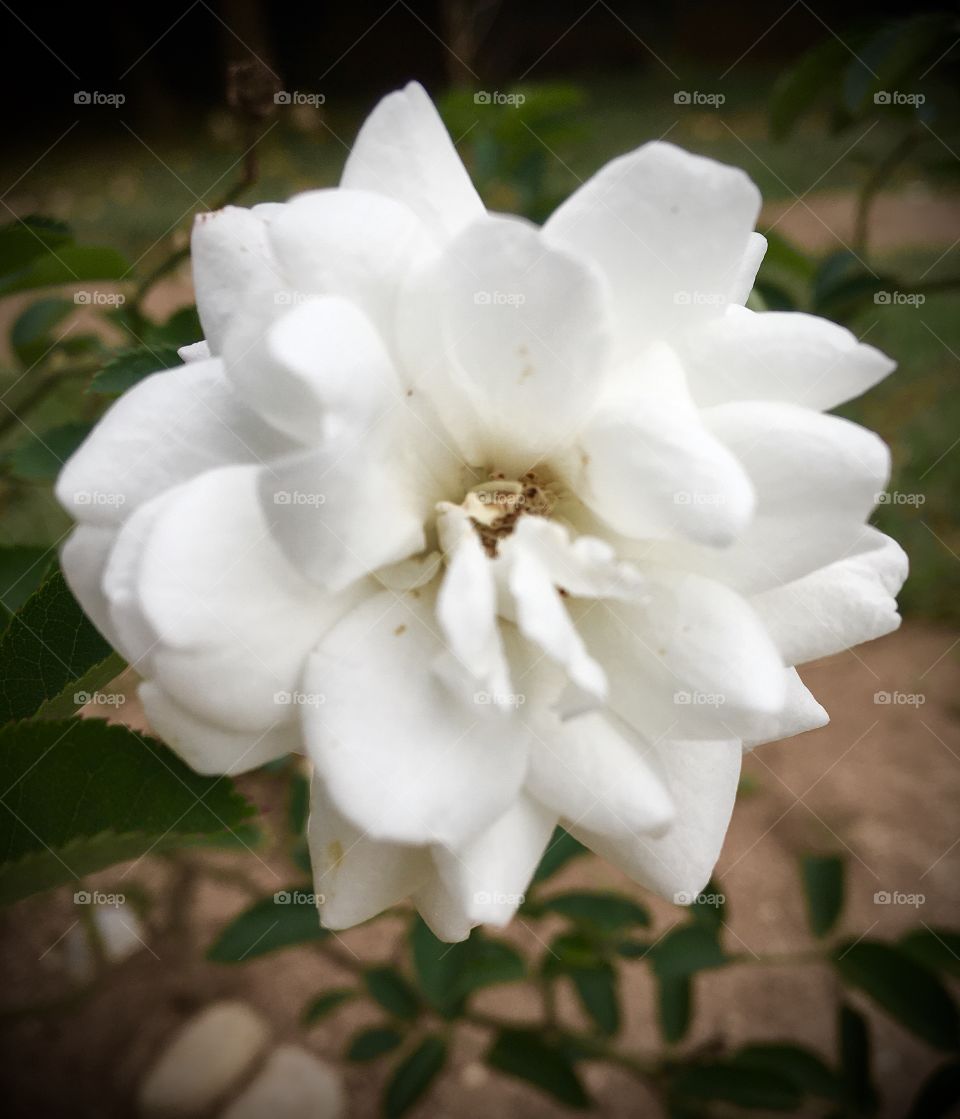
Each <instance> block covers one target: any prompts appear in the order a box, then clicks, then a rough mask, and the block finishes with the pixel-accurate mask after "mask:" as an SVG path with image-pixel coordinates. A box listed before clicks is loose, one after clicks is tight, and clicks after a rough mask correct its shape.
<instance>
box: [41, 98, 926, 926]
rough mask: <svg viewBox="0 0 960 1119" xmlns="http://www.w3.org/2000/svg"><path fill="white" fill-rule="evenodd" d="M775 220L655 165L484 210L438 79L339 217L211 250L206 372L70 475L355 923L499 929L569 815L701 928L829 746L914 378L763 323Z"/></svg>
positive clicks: (199, 231) (158, 676)
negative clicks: (748, 821)
mask: <svg viewBox="0 0 960 1119" xmlns="http://www.w3.org/2000/svg"><path fill="white" fill-rule="evenodd" d="M759 205H760V199H759V195H758V192H757V190H756V187H755V186H754V185H753V184H752V183H751V182H750V180H749V179H748V178H747V177H746V175H744V174H743V173H742V172H741V171H739V170H735V169H732V168H729V167H726V166H723V165H721V164H719V163H715V162H713V161H712V160H709V159H704V158H701V157H699V156H694V155H689V154H687V153H686V152H683V151H681V150H679V149H678V148H675V147H673V146H671V145H669V144H665V143H651V144H647V145H645V146H643V147H642V148H640V149H638V150H637V151H635V152H633V153H632V154H630V155H626V156H623V157H621V158H619V159H616V160H614V161H613V162H612V163H610V164H608V165H607V166H606V167H604V168H603V169H602V170H601V171H599V172H598V173H597V174H596V175H595V176H594V177H593V178H592V179H590V180H589V181H588V182H587V183H585V184H584V185H583V186H582V187H581V188H580V189H579V190H578V191H577V192H576V193H575V194H574V195H573V196H572V197H571V198H570V199H569V200H568V201H567V202H566V203H564V204H563V205H562V206H561V207H560V208H559V210H557V212H556V213H555V214H554V215H553V216H552V217H551V218H550V220H549V221H548V222H547V223H546V225H545V226H544V227H543V228H542V229H540V228H537V227H536V226H534V225H532V224H531V223H530V222H527V221H524V220H521V219H519V218H513V217H502V216H499V215H492V214H489V213H487V212H486V211H485V209H484V207H483V205H482V203H481V201H480V199H479V197H478V195H477V193H476V191H475V190H474V188H473V186H472V185H471V183H470V180H469V178H468V176H467V173H466V171H465V170H464V168H463V166H462V164H461V163H460V160H459V158H458V157H457V155H456V152H455V150H454V147H453V144H452V143H451V141H450V139H449V137H448V135H447V133H446V131H445V130H444V128H443V126H442V124H441V122H440V119H439V117H438V116H437V114H436V112H435V110H434V108H433V106H432V104H431V102H430V100H429V99H428V97H427V96H426V94H425V93H424V91H423V90H422V89H421V88H420V86H418V85H411V86H408V87H407V88H406V89H405V90H403V91H402V92H398V93H394V94H391V95H390V96H389V97H387V98H385V99H384V100H383V101H382V102H381V104H380V105H379V106H378V107H377V109H376V110H375V111H374V112H373V114H372V115H371V117H370V118H369V119H368V120H367V122H366V124H365V125H364V126H363V129H362V130H361V132H360V135H359V137H358V139H357V142H356V144H355V146H354V148H353V151H352V152H351V154H350V157H349V159H348V161H347V165H346V169H345V171H344V174H343V179H342V182H341V185H340V187H339V188H338V189H331V190H318V191H312V192H309V193H307V194H303V195H299V196H298V197H296V198H294V199H292V200H291V201H290V202H288V203H287V204H286V205H264V206H255V207H254V208H253V209H251V210H244V209H238V208H234V207H228V208H227V209H225V210H222V211H220V212H218V213H211V214H204V215H201V216H200V217H199V218H198V220H197V224H196V229H195V232H194V238H193V261H194V275H195V281H196V289H197V302H198V306H199V311H200V316H201V320H202V322H203V325H204V330H205V333H206V344H202V343H201V344H200V345H199V346H197V347H191V348H190V352H189V353H187V354H186V355H185V356H186V357H187V358H188V359H189V360H188V363H187V364H185V365H184V366H182V367H180V368H177V369H171V370H169V371H164V372H160V373H157V374H155V375H154V376H152V377H149V378H147V379H146V380H145V381H143V382H142V383H141V384H139V385H138V386H136V387H135V388H134V389H133V390H131V391H130V392H128V393H127V394H126V395H124V396H123V397H121V398H120V400H119V401H117V403H116V404H115V405H114V406H113V407H112V408H111V409H110V411H109V412H108V413H107V415H106V416H105V417H104V418H103V420H102V421H101V422H100V423H99V425H98V426H97V428H96V429H95V430H94V432H93V433H92V434H91V435H90V437H89V438H88V439H87V441H86V442H85V443H84V445H83V446H82V447H81V448H80V450H78V451H77V453H76V454H75V455H74V456H73V457H72V458H71V459H70V461H69V462H68V463H67V465H66V467H65V468H64V470H63V473H62V474H61V476H60V480H59V484H58V494H59V497H60V500H61V502H62V503H63V504H64V506H65V507H66V508H67V509H68V510H69V511H70V512H71V513H72V514H73V515H74V517H76V519H77V520H78V521H79V525H78V527H77V528H76V529H75V530H74V532H73V535H72V536H71V537H70V539H69V541H68V542H67V544H66V547H65V549H64V553H63V563H64V568H65V571H66V573H67V577H68V579H69V582H70V585H71V586H72V588H73V590H74V592H75V593H76V594H77V596H78V598H79V599H80V601H81V602H82V603H83V605H84V607H85V608H86V610H87V611H88V613H89V614H90V616H91V617H92V618H93V619H94V621H95V622H96V623H97V625H98V626H99V627H100V629H101V630H102V631H103V632H104V634H105V635H106V636H107V637H108V638H109V639H110V641H111V642H112V643H113V644H115V645H116V646H117V648H118V649H119V650H120V651H121V652H122V653H123V654H124V655H125V656H126V657H127V658H128V660H129V661H130V662H131V663H132V664H133V665H135V666H136V668H137V670H138V671H139V672H140V673H141V674H142V676H143V677H144V682H143V684H142V685H141V689H140V694H141V696H142V698H143V702H144V705H145V707H146V710H147V713H148V716H149V718H150V721H151V723H152V725H153V726H154V728H155V729H156V731H157V732H158V733H159V734H160V735H161V736H162V737H163V738H164V739H165V740H166V741H167V742H169V743H170V745H171V746H172V747H173V748H174V749H176V750H178V751H179V752H180V753H181V754H182V755H183V757H184V758H186V760H187V761H188V762H190V764H191V765H193V766H194V767H195V768H196V769H198V770H200V771H202V772H205V773H236V772H239V771H241V770H245V769H250V768H252V767H254V766H258V765H262V764H263V763H264V762H266V761H269V760H270V759H271V758H274V757H277V756H278V755H282V754H284V753H287V752H290V751H300V752H303V753H306V754H307V755H308V756H309V757H310V758H311V759H312V762H313V766H314V774H315V779H314V782H313V786H314V792H313V800H314V803H313V813H312V817H311V823H310V835H311V846H312V851H313V861H314V866H315V870H316V891H317V893H318V894H322V895H323V897H324V898H325V900H324V902H323V904H322V906H321V917H322V920H323V921H324V923H325V924H327V925H328V926H330V927H333V928H343V927H346V926H349V925H352V924H354V923H356V922H360V921H363V920H365V919H366V918H368V917H371V916H372V915H374V914H376V913H377V912H379V911H380V910H382V909H383V908H385V907H387V906H390V905H393V904H394V903H396V902H397V901H398V900H400V899H402V898H404V897H408V896H412V898H413V900H414V902H415V903H416V905H417V907H418V908H419V910H420V912H421V913H422V914H423V916H424V918H425V920H426V921H427V922H428V923H429V924H430V926H431V927H432V928H433V929H434V931H435V932H436V933H437V935H438V936H441V937H443V938H445V939H447V940H457V939H460V938H463V937H465V936H467V935H468V932H469V929H470V928H471V926H473V925H475V924H477V923H479V922H483V921H489V922H493V923H495V924H503V923H505V922H506V921H508V920H509V918H510V916H511V914H512V912H513V911H514V909H515V908H516V904H517V900H518V899H519V897H520V896H521V895H522V894H523V892H524V890H525V889H526V887H527V884H528V882H529V879H530V877H531V875H532V873H533V871H534V868H535V867H536V866H537V863H538V862H539V860H540V857H541V855H542V854H543V851H544V847H545V845H546V844H547V842H548V840H549V837H550V835H551V833H552V830H553V828H554V826H555V825H556V824H557V822H558V821H559V822H562V823H563V824H564V826H566V827H567V828H569V830H570V831H571V832H572V833H573V834H574V835H575V836H577V837H578V838H579V839H581V840H582V841H583V842H584V843H586V844H587V845H588V846H589V847H591V848H592V849H593V850H595V851H597V852H599V853H600V854H601V855H603V856H604V857H606V858H608V859H610V860H611V861H613V862H614V863H616V864H617V865H618V866H619V867H621V868H622V869H623V870H624V871H625V872H626V873H628V874H629V875H630V876H631V877H632V878H633V879H634V880H635V881H636V882H639V883H641V884H643V885H644V886H646V887H648V888H650V889H651V890H654V891H656V892H658V893H660V894H662V895H664V896H665V897H668V898H670V897H673V896H674V895H679V894H684V895H687V896H690V897H696V896H697V895H698V894H699V893H700V891H701V890H702V888H703V886H704V884H705V883H706V881H707V879H708V877H709V875H710V872H711V870H712V869H713V866H714V863H715V861H716V858H717V855H718V852H719V850H720V846H721V843H722V841H723V836H724V833H725V831H726V827H727V824H728V821H729V818H730V813H731V810H732V807H733V802H734V795H735V792H736V788H737V780H738V775H739V772H740V761H741V755H742V752H743V750H744V749H745V748H748V747H750V746H753V745H756V744H757V743H759V742H763V741H767V740H770V739H778V738H783V737H785V736H787V735H791V734H796V733H798V732H800V731H804V730H808V729H810V728H813V727H817V726H821V725H822V724H823V723H825V722H826V719H827V716H826V714H825V712H824V711H823V709H822V708H821V707H820V705H819V704H818V703H817V702H816V700H815V699H814V698H813V697H812V696H811V694H810V693H809V692H808V691H807V689H806V688H805V687H804V686H803V684H802V683H801V682H800V679H799V677H798V676H797V673H796V671H795V669H794V668H793V667H792V666H794V665H796V664H799V663H802V662H804V661H807V660H810V659H812V658H814V657H821V656H826V655H829V654H832V653H835V652H838V651H839V650H842V649H844V648H846V647H847V646H850V645H853V644H856V643H857V642H860V641H866V640H869V639H871V638H874V637H878V636H880V635H881V634H884V633H887V632H889V631H891V630H892V629H894V628H895V627H896V626H897V624H898V621H899V619H898V617H897V613H896V606H895V603H894V600H893V597H892V596H893V595H894V594H895V593H896V592H897V590H898V589H899V587H900V585H901V583H902V581H903V579H904V576H905V571H906V563H905V557H904V555H903V553H902V551H901V550H900V548H899V547H898V546H897V545H896V544H895V543H893V542H892V541H891V540H888V539H887V538H886V537H884V536H882V535H881V534H880V533H879V532H877V531H876V530H875V529H873V528H871V527H869V526H867V525H866V523H865V522H866V518H867V516H868V515H869V513H870V511H871V509H872V507H873V504H874V496H875V495H876V494H877V493H878V492H881V491H882V490H883V489H884V486H885V483H886V480H887V473H888V452H887V449H886V447H885V446H884V444H883V443H882V442H881V441H880V440H879V439H878V438H877V437H876V436H875V435H873V434H872V433H870V432H869V431H866V430H864V429H863V428H860V427H857V426H856V425H854V424H852V423H849V422H847V421H846V420H842V419H838V418H837V417H834V416H829V415H824V414H823V412H824V410H825V409H829V408H833V407H834V406H835V405H837V404H840V403H842V402H843V401H845V400H849V399H850V398H851V397H854V396H857V395H858V394H860V393H862V392H863V391H865V390H866V389H868V388H870V386H871V385H873V384H875V383H876V382H877V381H879V380H880V379H881V378H883V377H884V376H886V374H887V373H889V372H890V370H891V369H892V367H893V365H892V362H890V361H889V360H888V359H887V358H886V357H885V356H884V355H883V354H881V353H879V352H878V351H877V350H875V349H873V348H872V347H870V346H867V345H862V344H858V342H857V340H856V339H855V338H854V337H853V336H852V335H851V334H850V333H849V332H848V331H847V330H845V329H842V328H841V327H839V326H836V325H833V324H831V323H829V322H826V321H824V320H821V319H817V318H814V317H811V316H809V315H804V314H786V313H779V312H770V313H763V314H757V313H753V312H751V311H748V310H746V309H745V308H744V306H743V303H744V301H745V299H746V296H747V294H748V292H749V291H750V288H751V286H752V283H753V278H754V276H755V274H756V270H757V268H758V266H759V263H760V259H761V257H762V254H763V251H764V247H765V242H764V240H763V238H762V237H760V236H759V235H758V234H756V233H754V232H753V226H754V222H755V220H756V217H757V213H758V210H759ZM284 293H287V294H288V296H289V297H287V294H285V295H284V298H278V296H279V295H281V294H284ZM484 294H486V295H488V296H489V298H482V297H480V298H478V295H479V296H483V295H484ZM681 296H686V298H681ZM97 491H110V492H120V493H121V494H122V497H123V500H122V501H118V502H117V503H115V504H110V505H102V504H90V503H84V502H83V501H82V495H83V494H84V493H89V492H97ZM294 493H295V494H303V495H311V494H313V495H322V496H323V500H322V501H321V500H320V499H319V497H317V498H316V499H315V500H311V499H310V498H309V496H307V497H303V498H299V497H298V499H297V500H296V501H292V500H288V501H283V500H278V499H277V498H276V495H277V494H287V495H289V494H294ZM521 499H522V500H521ZM278 694H282V695H284V696H291V695H298V694H303V695H322V696H323V697H324V702H323V703H322V704H320V703H292V702H285V703H278V702H276V701H275V697H276V696H277V695H278ZM478 694H482V695H483V696H484V697H486V700H485V702H478V701H477V700H476V696H477V695H478ZM678 694H684V695H687V696H691V697H698V696H709V697H720V699H717V700H716V701H715V702H711V703H706V702H692V701H691V702H688V703H685V704H678V703H677V702H675V699H674V697H675V696H676V695H678ZM517 697H522V702H520V701H518V698H517Z"/></svg>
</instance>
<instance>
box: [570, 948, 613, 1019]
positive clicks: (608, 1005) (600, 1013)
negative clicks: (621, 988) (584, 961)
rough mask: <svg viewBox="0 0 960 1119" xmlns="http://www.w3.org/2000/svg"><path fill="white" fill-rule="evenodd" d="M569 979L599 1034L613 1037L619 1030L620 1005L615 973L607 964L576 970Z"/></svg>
mask: <svg viewBox="0 0 960 1119" xmlns="http://www.w3.org/2000/svg"><path fill="white" fill-rule="evenodd" d="M570 979H571V982H572V983H573V985H574V987H575V988H576V991H577V994H578V995H579V996H580V1002H581V1003H582V1004H583V1009H584V1010H585V1011H586V1012H587V1014H588V1015H589V1016H590V1017H591V1018H592V1019H593V1021H594V1022H595V1023H596V1025H597V1028H598V1029H599V1030H600V1031H601V1033H605V1034H607V1035H613V1034H615V1033H616V1032H617V1031H618V1030H619V1029H620V1004H619V1001H618V999H617V973H616V971H615V970H614V968H613V966H612V965H611V964H608V963H601V964H598V965H597V966H596V967H593V968H577V969H576V970H574V971H571V972H570Z"/></svg>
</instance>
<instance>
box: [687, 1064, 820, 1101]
mask: <svg viewBox="0 0 960 1119" xmlns="http://www.w3.org/2000/svg"><path fill="white" fill-rule="evenodd" d="M670 1094H671V1097H673V1098H677V1099H680V1100H682V1101H684V1102H695V1101H696V1102H700V1101H702V1102H704V1103H706V1102H708V1101H709V1102H711V1103H730V1104H734V1105H736V1106H737V1107H746V1108H764V1109H765V1110H767V1111H794V1110H796V1108H798V1107H799V1106H800V1104H801V1103H802V1102H803V1092H802V1091H801V1090H800V1089H799V1088H798V1087H797V1086H796V1085H795V1084H794V1083H793V1081H792V1080H790V1079H788V1078H787V1077H785V1076H783V1075H781V1074H780V1073H778V1072H775V1071H773V1070H771V1069H764V1068H757V1067H749V1068H748V1067H741V1066H739V1065H737V1064H734V1063H730V1062H727V1063H724V1062H720V1061H717V1062H715V1063H712V1064H704V1065H688V1066H687V1067H685V1068H681V1069H680V1070H679V1072H676V1073H675V1074H674V1075H673V1077H672V1079H671V1082H670Z"/></svg>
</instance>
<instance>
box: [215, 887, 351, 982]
mask: <svg viewBox="0 0 960 1119" xmlns="http://www.w3.org/2000/svg"><path fill="white" fill-rule="evenodd" d="M328 936H330V930H329V929H325V928H323V927H322V926H321V924H320V917H319V915H318V913H317V906H316V902H315V901H314V896H313V894H312V893H310V892H309V890H308V889H307V888H305V887H304V886H302V885H301V886H291V887H289V889H286V890H278V891H277V892H276V893H275V894H273V895H271V896H270V897H266V898H262V899H261V900H260V901H258V902H255V903H254V904H253V905H251V906H250V908H249V909H245V910H244V911H243V912H242V913H241V914H240V916H239V917H235V918H234V919H233V920H232V921H231V922H230V924H229V925H227V927H226V928H225V929H224V930H223V931H222V932H221V933H220V935H219V936H218V937H217V939H216V940H215V941H214V943H213V944H212V945H211V946H210V948H209V949H208V951H207V959H208V960H213V961H214V962H215V963H218V964H239V963H243V962H244V961H245V960H252V959H255V958H256V957H257V956H264V955H266V954H267V953H268V952H275V951H277V950H278V949H280V948H289V947H291V946H292V945H296V944H306V943H309V942H311V941H315V940H324V939H325V938H326V937H328Z"/></svg>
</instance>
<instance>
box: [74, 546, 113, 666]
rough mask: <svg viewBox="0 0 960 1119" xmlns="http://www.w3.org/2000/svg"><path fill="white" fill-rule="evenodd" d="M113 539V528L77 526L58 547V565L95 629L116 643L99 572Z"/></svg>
mask: <svg viewBox="0 0 960 1119" xmlns="http://www.w3.org/2000/svg"><path fill="white" fill-rule="evenodd" d="M116 541H117V530H116V529H115V528H110V527H100V526H99V525H77V526H76V528H74V530H73V532H71V533H70V535H69V536H68V537H67V539H66V542H65V543H64V545H63V547H62V548H61V549H60V567H61V568H62V569H63V577H64V578H65V579H66V581H67V586H68V587H69V588H70V590H71V591H73V594H74V596H75V597H76V599H77V601H78V602H79V603H80V605H81V606H82V607H83V610H84V613H85V614H86V615H87V616H88V617H89V618H90V620H91V621H92V622H93V624H94V625H95V626H96V627H97V629H98V630H99V631H100V632H101V633H102V634H103V636H104V637H105V638H106V639H107V640H108V641H109V642H110V644H111V645H113V646H116V644H117V640H116V631H115V630H114V627H113V624H112V623H111V621H110V604H109V603H108V601H107V597H106V595H105V594H104V592H103V574H104V572H105V571H106V569H107V562H108V561H109V559H110V553H111V552H112V551H113V547H114V545H115V544H116Z"/></svg>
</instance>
